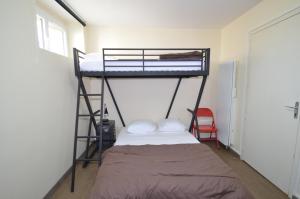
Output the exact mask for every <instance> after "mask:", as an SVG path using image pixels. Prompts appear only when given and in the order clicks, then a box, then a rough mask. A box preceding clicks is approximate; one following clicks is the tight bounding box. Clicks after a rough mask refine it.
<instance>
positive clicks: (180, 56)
mask: <svg viewBox="0 0 300 199" xmlns="http://www.w3.org/2000/svg"><path fill="white" fill-rule="evenodd" d="M202 58H203V54H202V52H199V51H192V52H186V53H169V54H162V55H160V56H159V59H161V60H194V59H202Z"/></svg>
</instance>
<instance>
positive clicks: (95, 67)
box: [80, 59, 202, 71]
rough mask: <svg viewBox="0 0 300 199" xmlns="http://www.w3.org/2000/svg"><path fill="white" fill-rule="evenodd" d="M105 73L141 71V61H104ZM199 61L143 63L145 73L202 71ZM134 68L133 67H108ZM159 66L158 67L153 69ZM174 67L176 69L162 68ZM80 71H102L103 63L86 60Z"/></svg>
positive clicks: (82, 63) (81, 64)
mask: <svg viewBox="0 0 300 199" xmlns="http://www.w3.org/2000/svg"><path fill="white" fill-rule="evenodd" d="M105 64H106V66H107V67H106V71H143V62H142V61H105ZM201 64H202V62H201V61H145V63H144V65H145V71H199V70H201V69H202V67H201ZM109 66H134V67H109ZM135 66H136V67H135ZM153 66H160V67H153ZM163 66H176V67H163ZM186 66H188V67H186ZM80 70H81V71H103V61H102V60H100V59H98V60H96V59H90V60H89V59H87V60H83V61H82V62H81V63H80Z"/></svg>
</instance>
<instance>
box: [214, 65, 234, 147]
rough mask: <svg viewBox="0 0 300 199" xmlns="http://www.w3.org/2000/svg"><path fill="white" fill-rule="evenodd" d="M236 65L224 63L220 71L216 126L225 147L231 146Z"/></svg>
mask: <svg viewBox="0 0 300 199" xmlns="http://www.w3.org/2000/svg"><path fill="white" fill-rule="evenodd" d="M234 80H235V63H234V61H228V62H224V63H222V64H221V65H220V67H219V70H218V85H217V102H216V104H217V106H216V125H217V128H218V139H219V141H220V142H222V143H223V144H224V145H225V146H230V133H231V126H232V125H231V123H232V120H231V117H232V102H233V97H234V93H235V92H234V90H235V88H234Z"/></svg>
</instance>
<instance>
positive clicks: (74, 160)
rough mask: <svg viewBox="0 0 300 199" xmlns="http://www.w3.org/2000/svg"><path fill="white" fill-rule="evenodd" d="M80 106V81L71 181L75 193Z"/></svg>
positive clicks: (72, 190)
mask: <svg viewBox="0 0 300 199" xmlns="http://www.w3.org/2000/svg"><path fill="white" fill-rule="evenodd" d="M79 104H80V81H78V89H77V104H76V119H75V134H74V148H73V164H72V177H71V178H72V179H71V192H74V185H75V170H76V154H77V135H78V119H79V117H78V115H79Z"/></svg>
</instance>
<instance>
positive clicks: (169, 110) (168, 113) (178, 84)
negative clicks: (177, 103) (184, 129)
mask: <svg viewBox="0 0 300 199" xmlns="http://www.w3.org/2000/svg"><path fill="white" fill-rule="evenodd" d="M181 80H182V77H180V78H179V79H178V82H177V86H176V88H175V92H174V94H173V97H172V100H171V103H170V106H169V109H168V112H167V115H166V119H168V117H169V115H170V112H171V109H172V106H173V103H174V100H175V97H176V95H177V91H178V88H179V86H180V83H181Z"/></svg>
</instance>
